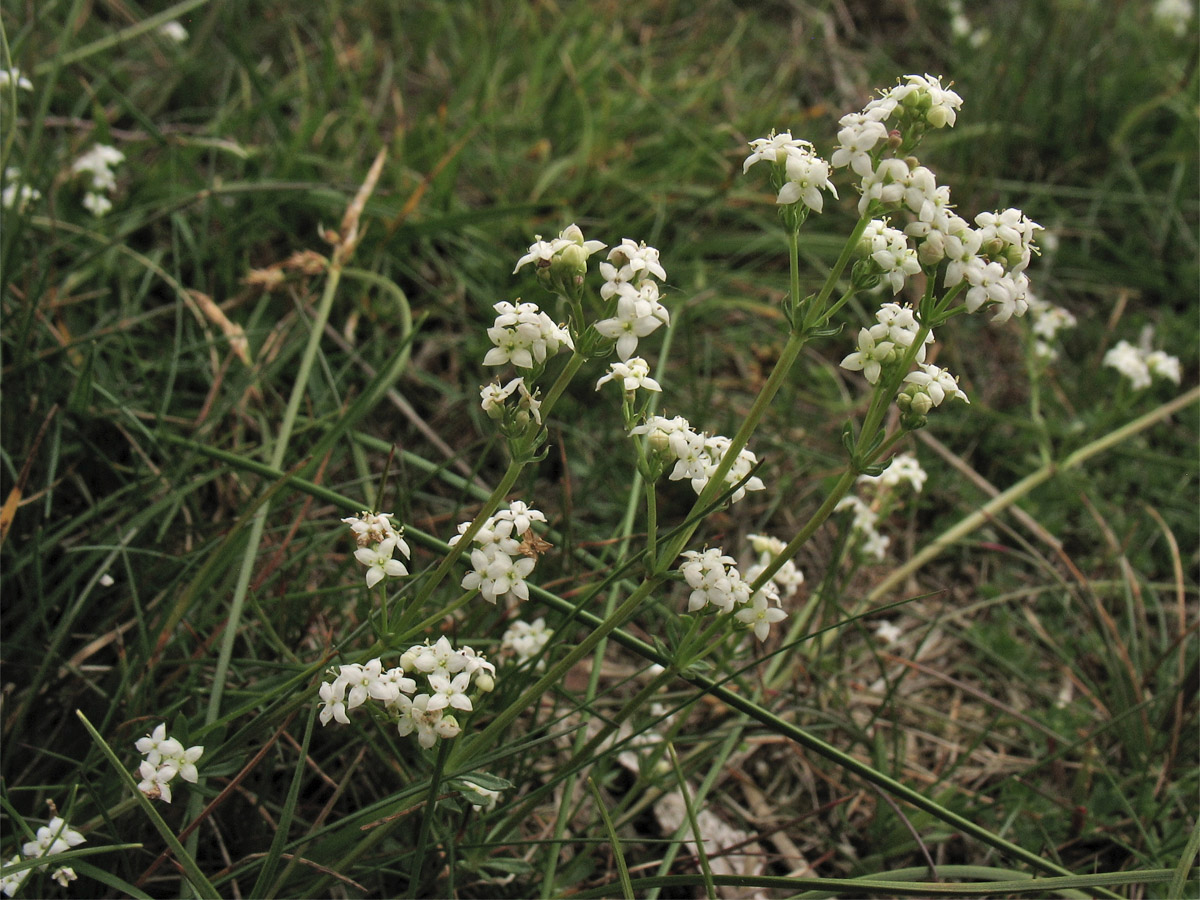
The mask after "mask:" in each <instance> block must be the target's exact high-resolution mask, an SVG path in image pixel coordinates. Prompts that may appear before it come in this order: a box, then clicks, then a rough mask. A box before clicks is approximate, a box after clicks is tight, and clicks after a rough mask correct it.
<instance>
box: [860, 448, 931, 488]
mask: <svg viewBox="0 0 1200 900" xmlns="http://www.w3.org/2000/svg"><path fill="white" fill-rule="evenodd" d="M928 478H929V473H928V472H926V471H925V470H924V469H923V468H922V467H921V463H920V461H919V460H918V459H917V458H916V457H915V456H913V455H912V454H911V453H897V454H896V455H895V456H893V457H892V461H891V464H890V465H889V466H888V467H887V468H886V469H884V470H883V471H882V472H880V473H879V474H878V475H859V476H858V483H859V484H869V485H874V486H875V487H876V489H877V490H880V491H882V490H891V489H894V488H897V487H899V486H900V485H901V484H903V483H904V482H906V481H907V482H908V485H909V487H911V488H912V489H913V491H914V493H917V494H919V493H921V488H923V487H924V486H925V482H926V481H927V480H928Z"/></svg>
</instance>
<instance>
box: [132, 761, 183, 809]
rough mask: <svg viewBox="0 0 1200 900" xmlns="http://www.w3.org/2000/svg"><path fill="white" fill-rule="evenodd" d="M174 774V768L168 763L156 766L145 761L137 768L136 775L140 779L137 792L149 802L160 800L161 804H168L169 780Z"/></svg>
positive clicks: (169, 797) (169, 798)
mask: <svg viewBox="0 0 1200 900" xmlns="http://www.w3.org/2000/svg"><path fill="white" fill-rule="evenodd" d="M176 774H177V772H176V769H175V767H174V766H173V765H171V764H170V763H167V764H164V765H160V766H156V765H154V763H152V762H150V761H149V760H145V761H143V762H142V764H141V765H140V766H139V767H138V775H140V776H141V779H142V780H141V781H140V782H139V783H138V790H139V791H141V792H142V793H143V794H145V795H146V796H147V797H149V798H150V799H151V800H161V801H162V802H163V803H170V802H171V779H173V778H174V777H175V775H176Z"/></svg>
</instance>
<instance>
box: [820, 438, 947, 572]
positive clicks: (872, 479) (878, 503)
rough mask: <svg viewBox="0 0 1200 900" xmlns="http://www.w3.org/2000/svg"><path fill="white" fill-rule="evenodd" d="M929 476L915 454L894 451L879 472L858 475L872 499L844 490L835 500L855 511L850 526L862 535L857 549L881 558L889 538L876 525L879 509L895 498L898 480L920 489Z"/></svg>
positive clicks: (859, 480) (916, 489)
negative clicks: (869, 490)
mask: <svg viewBox="0 0 1200 900" xmlns="http://www.w3.org/2000/svg"><path fill="white" fill-rule="evenodd" d="M928 477H929V476H928V474H927V473H926V472H925V470H924V469H923V468H922V467H921V464H920V462H918V461H917V458H916V457H915V456H913V455H912V454H911V453H897V454H896V455H895V456H894V457H892V461H891V465H889V466H888V467H887V468H886V469H884V470H883V472H881V473H880V474H879V475H860V476H859V477H858V483H859V484H861V485H864V486H866V487H868V488H870V489H872V492H873V493H874V500H873V501H872V502H871V503H867V502H866V501H865V500H863V499H862V498H861V497H859V496H857V495H855V494H847V495H846V496H845V497H843V498H842V499H841V500H839V501H838V505H837V506H836V507H835V509H836V510H839V511H840V510H843V509H849V510H852V511H853V513H854V517H853V519H852V520H851V524H850V527H851V528H852V529H853V530H854V531H856V532H858V533H859V535H860V536H861V537H862V543H861V544H859V548H858V549H859V550H860V552H862V554H863V555H864V556H870V557H873V558H874V559H877V560H879V561H881V562H882V561H883V557H884V554H885V553H886V552H887V548H888V546H889V545H890V544H891V538H889V537H888V536H887V535H884V534H880V533H879V529H878V528H877V527H876V525H877V523H878V522H879V516H880V512H879V510H881V509H884V510H886V508H887V507H888V506H889V505H890V503H891V502H892V501H893V499H894V494H895V490H896V489H897V488H898V487H899V486H900V485H901V484H903V483H905V482H907V483H908V484H909V486H910V487H912V489H913V491H915V492H916V493H920V492H921V488H923V487H924V486H925V481H926V479H927V478H928Z"/></svg>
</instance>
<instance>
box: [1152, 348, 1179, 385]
mask: <svg viewBox="0 0 1200 900" xmlns="http://www.w3.org/2000/svg"><path fill="white" fill-rule="evenodd" d="M1146 366H1147V367H1148V368H1149V369H1150V371H1151V373H1153V374H1154V375H1157V376H1158V377H1159V378H1165V379H1167V381H1173V382H1174V383H1175V384H1179V381H1180V378H1181V377H1182V374H1183V373H1182V370H1181V368H1180V365H1179V357H1177V356H1168V355H1167V354H1166V353H1164V352H1163V351H1162V350H1152V351H1150V352H1149V353H1147V354H1146Z"/></svg>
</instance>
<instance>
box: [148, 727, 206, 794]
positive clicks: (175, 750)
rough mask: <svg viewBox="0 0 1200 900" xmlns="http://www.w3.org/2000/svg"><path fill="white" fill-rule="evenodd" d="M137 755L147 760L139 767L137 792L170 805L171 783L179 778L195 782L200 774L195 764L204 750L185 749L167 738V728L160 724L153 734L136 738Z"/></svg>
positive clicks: (201, 748)
mask: <svg viewBox="0 0 1200 900" xmlns="http://www.w3.org/2000/svg"><path fill="white" fill-rule="evenodd" d="M134 746H136V747H137V750H138V753H140V754H142V755H143V756H144V757H146V758H145V759H144V760H142V764H141V766H139V767H138V775H139V776H140V777H141V779H142V780H141V783H140V784H138V790H140V791H141V792H142V793H143V794H145V795H146V796H147V797H149V798H150V799H151V800H161V801H162V802H163V803H170V802H171V782H172V781H173V780H174V778H175V776H176V775H178V776H179V777H180V778H182V779H183V780H184V781H187V782H190V783H191V784H195V783H196V779H198V778H199V777H200V774H199V773H198V772H197V771H196V761H197V760H198V759H200V757H201V756H203V755H204V748H203V747H188V748H187V749H186V750H185V749H184V747H183V744H181V743H179V741H177V740H175V738H173V737H167V725H166V723H165V722H163V723H162V724H160V725H159V726H158V727H157V728H155V729H154V731H153V732H151V733H150V734H148V735H146V736H145V737H143V738H138V740H137V742H136V743H135V745H134Z"/></svg>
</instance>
